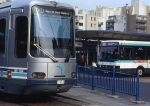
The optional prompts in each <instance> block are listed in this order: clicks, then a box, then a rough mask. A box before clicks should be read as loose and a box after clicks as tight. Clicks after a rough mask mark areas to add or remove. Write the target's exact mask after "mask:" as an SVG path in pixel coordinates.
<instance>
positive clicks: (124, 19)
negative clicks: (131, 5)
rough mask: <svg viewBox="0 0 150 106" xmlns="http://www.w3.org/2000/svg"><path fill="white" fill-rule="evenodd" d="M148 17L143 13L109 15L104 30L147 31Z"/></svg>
mask: <svg viewBox="0 0 150 106" xmlns="http://www.w3.org/2000/svg"><path fill="white" fill-rule="evenodd" d="M149 21H150V19H149V18H148V17H147V16H143V15H129V14H127V15H120V16H110V17H109V19H108V20H107V23H106V30H111V31H121V32H139V33H149V32H150V31H149V29H150V28H149V27H150V22H149Z"/></svg>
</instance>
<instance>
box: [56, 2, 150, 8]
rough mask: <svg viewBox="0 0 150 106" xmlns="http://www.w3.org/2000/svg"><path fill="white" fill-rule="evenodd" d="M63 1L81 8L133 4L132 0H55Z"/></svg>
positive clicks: (147, 3) (149, 3) (148, 3)
mask: <svg viewBox="0 0 150 106" xmlns="http://www.w3.org/2000/svg"><path fill="white" fill-rule="evenodd" d="M55 1H59V2H63V3H69V4H71V5H72V6H78V7H79V8H81V9H87V10H89V9H95V7H96V6H97V5H102V6H109V7H122V6H124V5H126V4H129V5H130V4H131V0H55ZM144 4H146V5H150V0H144Z"/></svg>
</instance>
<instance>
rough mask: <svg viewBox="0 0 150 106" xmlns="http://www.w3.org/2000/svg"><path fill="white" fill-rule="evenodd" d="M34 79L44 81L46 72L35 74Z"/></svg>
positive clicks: (33, 74)
mask: <svg viewBox="0 0 150 106" xmlns="http://www.w3.org/2000/svg"><path fill="white" fill-rule="evenodd" d="M32 77H33V78H37V79H44V78H45V77H46V74H45V73H44V72H33V73H32Z"/></svg>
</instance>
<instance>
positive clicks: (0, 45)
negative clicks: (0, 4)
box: [0, 19, 6, 54]
mask: <svg viewBox="0 0 150 106" xmlns="http://www.w3.org/2000/svg"><path fill="white" fill-rule="evenodd" d="M5 28H6V20H5V19H0V54H4V53H5Z"/></svg>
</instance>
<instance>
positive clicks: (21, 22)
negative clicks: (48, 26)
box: [15, 16, 28, 58]
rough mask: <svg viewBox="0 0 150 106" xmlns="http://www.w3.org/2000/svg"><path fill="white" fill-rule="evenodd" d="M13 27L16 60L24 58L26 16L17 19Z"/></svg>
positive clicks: (25, 54) (26, 28)
mask: <svg viewBox="0 0 150 106" xmlns="http://www.w3.org/2000/svg"><path fill="white" fill-rule="evenodd" d="M15 27H16V28H15V34H16V38H15V42H16V43H15V46H16V56H17V57H18V58H26V56H27V38H28V18H27V17H26V16H19V17H17V18H16V26H15Z"/></svg>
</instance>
